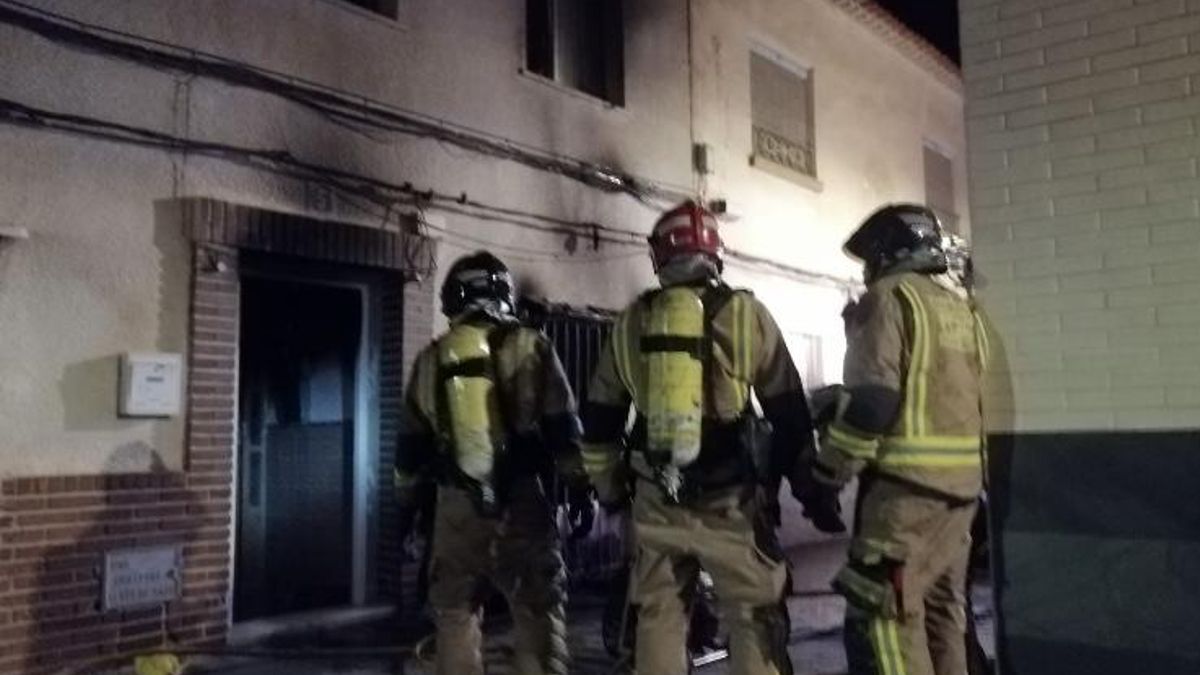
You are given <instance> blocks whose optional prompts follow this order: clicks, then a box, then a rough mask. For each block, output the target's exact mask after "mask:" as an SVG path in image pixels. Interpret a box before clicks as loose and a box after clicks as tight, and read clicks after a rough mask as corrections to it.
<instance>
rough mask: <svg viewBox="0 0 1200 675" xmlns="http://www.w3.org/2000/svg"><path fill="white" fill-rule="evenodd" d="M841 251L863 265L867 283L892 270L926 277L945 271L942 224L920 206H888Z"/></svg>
mask: <svg viewBox="0 0 1200 675" xmlns="http://www.w3.org/2000/svg"><path fill="white" fill-rule="evenodd" d="M842 248H843V249H844V250H845V251H846V253H847V254H849V255H850V256H852V257H854V258H857V259H859V260H861V261H863V263H865V264H866V278H867V281H868V282H869V281H871V280H872V279H875V278H877V277H879V276H880V275H882V274H885V273H887V272H889V271H891V270H893V269H904V270H908V271H913V272H923V273H929V274H938V273H941V272H945V271H946V253H945V251H943V250H942V225H941V223H939V222H938V218H937V216H936V215H935V214H934V213H933V211H932V210H930V209H929V208H928V207H925V206H921V205H920V204H889V205H887V206H885V207H883V208H881V209H879V210H878V211H876V212H875V213H872V214H871V216H870V217H869V218H867V219H866V220H865V221H864V222H863V224H862V225H860V226H859V227H858V229H857V230H856V231H855V232H854V234H852V235H850V238H849V239H847V240H846V245H845V246H843V247H842Z"/></svg>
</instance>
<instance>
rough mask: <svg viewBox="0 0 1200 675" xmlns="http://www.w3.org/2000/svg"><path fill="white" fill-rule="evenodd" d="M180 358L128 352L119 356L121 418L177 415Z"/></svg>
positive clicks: (180, 391)
mask: <svg viewBox="0 0 1200 675" xmlns="http://www.w3.org/2000/svg"><path fill="white" fill-rule="evenodd" d="M182 380H183V356H182V355H180V354H162V353H129V354H125V355H123V356H122V357H121V404H120V411H119V412H120V415H121V416H122V417H170V416H172V415H178V414H179V412H180V400H181V398H182Z"/></svg>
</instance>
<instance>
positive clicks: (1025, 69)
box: [962, 0, 1200, 431]
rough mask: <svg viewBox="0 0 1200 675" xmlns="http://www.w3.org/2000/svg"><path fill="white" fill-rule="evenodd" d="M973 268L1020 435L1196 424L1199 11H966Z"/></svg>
mask: <svg viewBox="0 0 1200 675" xmlns="http://www.w3.org/2000/svg"><path fill="white" fill-rule="evenodd" d="M962 4H963V15H962V16H963V25H964V31H963V48H964V49H963V56H964V68H965V73H966V77H967V87H968V89H969V91H971V92H972V93H971V96H970V105H969V106H968V117H969V128H970V133H971V146H972V147H971V166H972V169H971V181H972V190H973V191H972V204H973V206H974V220H975V236H976V241H977V244H978V245H977V260H978V262H979V265H980V267H981V271H982V273H983V275H984V276H985V277H986V278H987V280H988V283H987V285H986V286H985V287H984V288H983V297H984V300H985V302H986V306H987V308H988V309H989V310H990V312H991V314H992V315H993V317H994V319H995V322H996V323H997V325H998V326H999V329H1000V333H1001V336H1002V337H1003V340H1004V346H1005V347H1006V349H1007V353H1008V361H1009V364H1010V369H1009V372H1010V374H1011V379H1012V387H1013V391H1012V395H1011V397H1007V396H1006V397H1003V399H1002V400H1001V401H1000V404H1001V408H999V409H997V410H996V411H995V414H994V415H993V416H992V419H993V420H1000V421H1001V422H1002V423H1003V424H1004V425H1006V426H1008V427H1011V428H1014V429H1017V430H1021V431H1054V430H1110V429H1126V430H1131V429H1159V428H1165V429H1182V428H1194V427H1195V426H1196V424H1197V420H1200V365H1198V362H1197V359H1196V353H1197V345H1198V343H1200V337H1198V336H1200V332H1198V331H1197V326H1198V325H1200V273H1198V272H1197V270H1198V269H1200V267H1198V266H1197V264H1196V261H1197V259H1198V258H1200V204H1198V201H1197V196H1196V195H1197V187H1198V186H1200V183H1198V182H1197V175H1198V174H1197V164H1196V163H1197V157H1198V156H1200V137H1198V136H1197V134H1196V121H1195V115H1196V114H1197V113H1198V112H1200V96H1198V95H1197V94H1196V83H1197V75H1196V73H1198V72H1200V44H1198V43H1197V40H1196V37H1195V33H1196V31H1197V30H1200V7H1197V5H1196V4H1195V3H1188V4H1187V5H1185V4H1184V3H1183V2H1156V3H1146V4H1135V3H1134V2H1132V0H1116V1H1113V2H1107V3H1091V4H1088V3H1077V2H1067V1H1065V0H1062V1H1059V2H1041V3H1037V4H1036V5H1035V4H1031V3H1028V2H1022V3H1016V2H1013V3H994V2H984V1H982V0H970V1H969V2H967V1H964V2H963V3H962Z"/></svg>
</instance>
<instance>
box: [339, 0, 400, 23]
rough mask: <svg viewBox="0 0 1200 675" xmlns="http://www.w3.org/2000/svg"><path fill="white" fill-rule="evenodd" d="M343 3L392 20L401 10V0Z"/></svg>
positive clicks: (348, 1)
mask: <svg viewBox="0 0 1200 675" xmlns="http://www.w3.org/2000/svg"><path fill="white" fill-rule="evenodd" d="M342 2H345V3H348V4H351V5H354V6H355V7H361V8H363V9H365V10H367V11H370V12H375V13H376V14H382V15H384V16H386V17H389V18H392V19H394V18H396V16H397V14H398V13H399V9H400V7H399V6H400V0H342Z"/></svg>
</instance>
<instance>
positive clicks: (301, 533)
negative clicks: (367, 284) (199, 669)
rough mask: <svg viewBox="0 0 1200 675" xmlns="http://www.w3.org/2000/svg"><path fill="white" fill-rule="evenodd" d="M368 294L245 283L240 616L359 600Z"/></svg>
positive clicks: (261, 280) (267, 281)
mask: <svg viewBox="0 0 1200 675" xmlns="http://www.w3.org/2000/svg"><path fill="white" fill-rule="evenodd" d="M363 292H364V291H363V290H362V289H360V288H356V287H353V286H338V285H318V284H314V283H304V282H298V281H292V280H284V279H276V278H266V277H247V278H245V279H244V280H243V282H242V307H241V347H240V364H239V370H240V377H239V399H240V400H239V408H240V415H239V418H240V423H239V428H240V438H239V452H238V476H239V480H238V508H237V514H238V517H237V541H236V547H237V554H236V560H237V563H236V571H235V583H234V606H233V610H234V620H235V621H245V620H249V619H256V618H262V617H269V616H276V615H280V614H286V613H293V612H299V611H306V610H313V609H319V608H326V607H334V606H345V605H349V604H351V603H352V602H353V600H354V588H353V586H354V582H353V579H354V563H355V561H354V532H355V526H354V503H355V489H356V487H355V486H356V482H355V475H356V472H355V456H356V454H355V452H356V443H355V433H356V432H355V429H356V424H355V420H356V415H357V414H358V406H357V404H358V399H359V396H358V391H359V385H360V381H359V380H360V374H359V367H358V364H359V356H360V350H361V348H362V344H363V324H364V322H363V307H364V302H363Z"/></svg>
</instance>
